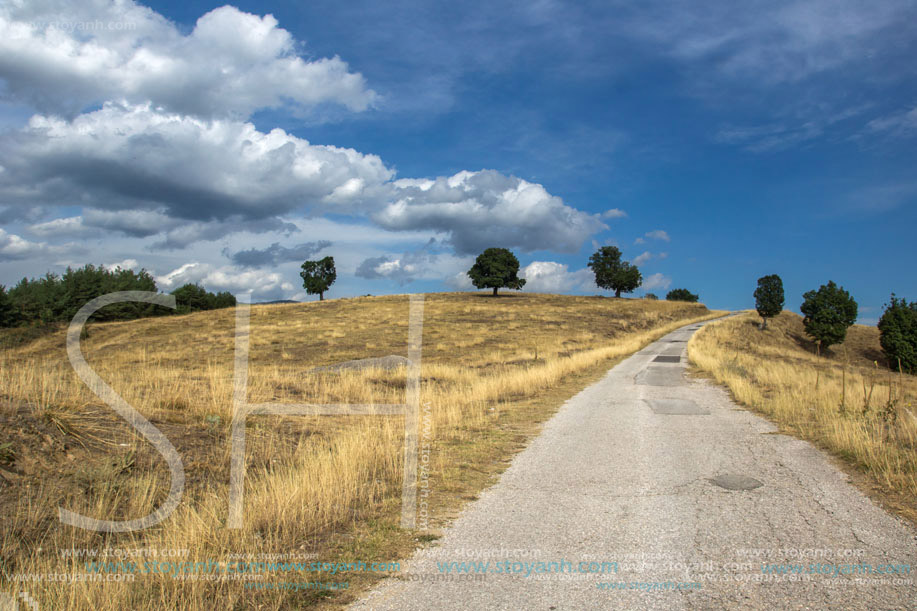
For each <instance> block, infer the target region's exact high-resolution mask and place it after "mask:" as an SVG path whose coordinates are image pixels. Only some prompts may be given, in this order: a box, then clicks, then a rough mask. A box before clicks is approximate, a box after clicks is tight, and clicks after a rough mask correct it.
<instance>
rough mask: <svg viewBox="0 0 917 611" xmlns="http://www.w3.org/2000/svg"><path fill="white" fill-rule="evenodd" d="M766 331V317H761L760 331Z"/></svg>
mask: <svg viewBox="0 0 917 611" xmlns="http://www.w3.org/2000/svg"><path fill="white" fill-rule="evenodd" d="M765 329H767V316H762V317H761V330H762V331H764V330H765Z"/></svg>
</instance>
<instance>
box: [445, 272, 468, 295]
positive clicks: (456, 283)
mask: <svg viewBox="0 0 917 611" xmlns="http://www.w3.org/2000/svg"><path fill="white" fill-rule="evenodd" d="M444 282H445V284H446V286H448V287H449V288H451V289H455V290H456V291H468V290H471V289H473V288H474V283H473V282H472V281H471V278H470V277H469V276H468V272H456V273H454V274H452V275H451V276H449V277H448V278H446V279H445V281H444Z"/></svg>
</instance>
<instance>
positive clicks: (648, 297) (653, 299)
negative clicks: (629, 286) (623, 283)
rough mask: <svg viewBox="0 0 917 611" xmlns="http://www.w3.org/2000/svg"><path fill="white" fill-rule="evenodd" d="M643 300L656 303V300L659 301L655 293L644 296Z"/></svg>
mask: <svg viewBox="0 0 917 611" xmlns="http://www.w3.org/2000/svg"><path fill="white" fill-rule="evenodd" d="M643 298H644V299H649V300H650V301H656V300H657V299H659V297H657V296H656V294H655V293H647V294H646V295H644V296H643Z"/></svg>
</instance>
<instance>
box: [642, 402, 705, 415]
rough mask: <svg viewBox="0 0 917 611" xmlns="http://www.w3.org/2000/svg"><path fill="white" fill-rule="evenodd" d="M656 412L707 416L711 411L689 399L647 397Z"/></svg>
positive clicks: (651, 407)
mask: <svg viewBox="0 0 917 611" xmlns="http://www.w3.org/2000/svg"><path fill="white" fill-rule="evenodd" d="M645 401H646V402H647V403H648V404H649V406H650V409H651V410H653V413H655V414H663V415H665V416H706V415H707V414H709V413H710V412H709V411H708V410H706V409H705V408H703V407H701V406H700V405H698V404H697V403H695V402H694V401H691V400H689V399H645Z"/></svg>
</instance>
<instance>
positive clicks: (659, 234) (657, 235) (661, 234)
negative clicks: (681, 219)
mask: <svg viewBox="0 0 917 611" xmlns="http://www.w3.org/2000/svg"><path fill="white" fill-rule="evenodd" d="M644 236H645V237H647V238H649V239H651V240H662V241H663V242H669V241H671V238H670V237H669V234H668V233H666V232H665V231H663V230H662V229H655V230H653V231H647V232H646V233H645V234H644Z"/></svg>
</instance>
